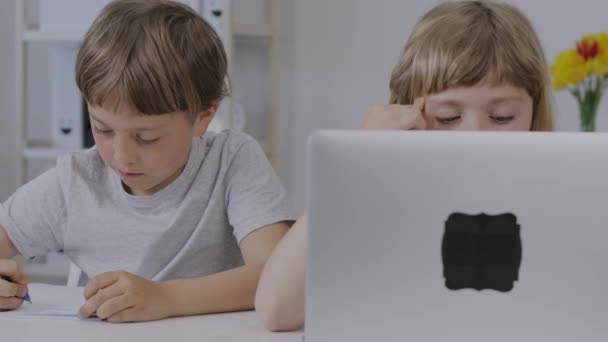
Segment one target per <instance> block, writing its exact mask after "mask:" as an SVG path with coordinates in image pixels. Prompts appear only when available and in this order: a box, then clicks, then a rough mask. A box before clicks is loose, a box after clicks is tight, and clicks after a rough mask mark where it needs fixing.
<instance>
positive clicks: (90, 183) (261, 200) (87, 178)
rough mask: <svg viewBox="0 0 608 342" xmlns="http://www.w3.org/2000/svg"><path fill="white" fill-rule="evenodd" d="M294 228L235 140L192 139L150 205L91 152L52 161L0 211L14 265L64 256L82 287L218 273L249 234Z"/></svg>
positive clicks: (273, 184) (282, 195) (258, 154)
mask: <svg viewBox="0 0 608 342" xmlns="http://www.w3.org/2000/svg"><path fill="white" fill-rule="evenodd" d="M294 219H295V216H294V213H293V211H292V208H291V206H290V204H289V202H288V198H287V195H286V192H285V189H284V188H283V187H282V186H281V184H280V182H279V180H278V178H277V176H276V174H275V173H274V170H273V169H272V166H271V165H270V163H269V162H268V160H267V159H266V156H265V154H264V152H263V151H262V149H261V148H260V146H259V145H258V143H257V142H256V141H255V140H254V139H253V138H251V137H249V136H248V135H246V134H244V133H240V132H236V131H223V132H220V133H217V134H216V133H213V132H208V133H207V134H205V135H204V136H203V137H201V138H195V139H193V142H192V149H191V152H190V157H189V160H188V162H187V165H186V167H185V168H184V170H183V172H182V173H181V175H179V176H178V178H176V179H175V180H174V181H173V182H172V183H171V184H169V185H168V186H167V187H165V188H164V189H162V190H160V191H159V192H157V193H155V194H153V195H150V196H132V195H129V194H128V193H127V192H126V191H125V190H124V188H123V186H122V182H121V180H120V177H119V175H118V174H116V172H115V171H113V170H112V169H110V168H109V167H107V166H106V165H105V164H104V162H103V160H102V159H101V157H100V155H99V153H98V152H97V151H96V150H95V149H91V150H88V151H85V152H77V153H72V154H69V155H66V156H64V157H61V158H59V159H58V161H57V166H56V167H55V168H53V169H51V170H49V171H47V172H46V173H44V174H43V175H41V176H40V177H38V178H36V179H35V180H33V181H31V182H30V183H28V184H26V185H24V186H23V187H21V188H20V189H19V190H18V191H17V192H16V193H15V194H14V195H13V196H12V197H11V198H9V199H8V200H7V201H6V202H5V203H3V204H1V205H0V225H2V226H3V227H4V228H5V229H6V231H7V233H8V235H9V237H10V239H11V241H12V242H13V244H14V245H15V247H16V248H17V249H18V250H19V252H20V253H21V254H22V255H23V256H25V257H33V256H40V255H45V254H47V253H49V252H53V251H63V252H64V253H65V254H66V255H67V256H68V257H69V258H70V259H71V260H72V262H73V263H74V264H76V265H77V266H78V267H80V269H82V270H83V271H84V273H85V275H86V276H88V277H89V278H90V277H93V276H95V275H97V274H99V273H102V272H107V271H116V270H125V271H128V272H132V273H135V274H138V275H140V276H143V277H146V278H148V279H153V280H167V279H179V278H190V277H199V276H205V275H209V274H213V273H217V272H221V271H224V270H227V269H230V268H234V267H237V266H240V265H242V264H243V258H242V255H241V252H240V249H239V243H240V242H241V241H242V240H243V238H245V237H246V236H247V235H248V234H249V233H251V232H253V231H255V230H256V229H258V228H261V227H263V226H265V225H269V224H272V223H276V222H280V221H292V220H294Z"/></svg>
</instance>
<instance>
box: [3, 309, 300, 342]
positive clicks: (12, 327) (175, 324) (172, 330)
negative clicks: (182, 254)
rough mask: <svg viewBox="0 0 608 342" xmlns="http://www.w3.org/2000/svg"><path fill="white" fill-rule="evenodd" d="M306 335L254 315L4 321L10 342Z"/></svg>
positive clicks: (254, 340)
mask: <svg viewBox="0 0 608 342" xmlns="http://www.w3.org/2000/svg"><path fill="white" fill-rule="evenodd" d="M303 334H304V333H303V331H297V332H287V333H272V332H269V331H267V330H265V329H264V327H263V326H262V324H261V323H260V321H259V320H258V318H257V317H256V315H255V312H253V311H247V312H237V313H228V314H217V315H205V316H193V317H181V318H170V319H165V320H161V321H156V322H144V323H126V324H113V323H107V322H102V321H95V320H88V321H80V320H78V319H48V318H46V319H40V318H29V317H28V318H12V317H11V318H0V341H7V342H55V341H57V342H72V341H78V342H82V341H86V342H96V341H104V342H108V341H109V342H121V341H130V342H131V341H132V342H181V341H184V342H195V341H196V342H198V341H201V342H207V341H218V342H223V341H243V342H302V340H303V338H302V336H303Z"/></svg>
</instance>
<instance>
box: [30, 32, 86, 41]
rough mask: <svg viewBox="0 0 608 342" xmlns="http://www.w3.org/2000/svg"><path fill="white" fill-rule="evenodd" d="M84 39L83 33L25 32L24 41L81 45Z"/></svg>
mask: <svg viewBox="0 0 608 342" xmlns="http://www.w3.org/2000/svg"><path fill="white" fill-rule="evenodd" d="M83 37H84V33H83V32H42V31H25V32H23V40H24V41H26V42H36V43H67V44H79V43H80V42H81V41H82V38H83Z"/></svg>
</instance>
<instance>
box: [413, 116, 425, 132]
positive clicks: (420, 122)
mask: <svg viewBox="0 0 608 342" xmlns="http://www.w3.org/2000/svg"><path fill="white" fill-rule="evenodd" d="M413 129H416V130H424V129H426V120H425V119H424V116H423V115H422V114H418V115H416V122H415V123H414V128H413Z"/></svg>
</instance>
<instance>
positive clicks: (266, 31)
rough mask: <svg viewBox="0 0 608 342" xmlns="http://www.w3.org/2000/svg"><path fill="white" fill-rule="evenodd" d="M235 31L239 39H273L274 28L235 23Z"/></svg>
mask: <svg viewBox="0 0 608 342" xmlns="http://www.w3.org/2000/svg"><path fill="white" fill-rule="evenodd" d="M233 30H234V34H235V35H236V36H237V37H261V38H270V37H272V26H271V25H270V24H238V23H233Z"/></svg>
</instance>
